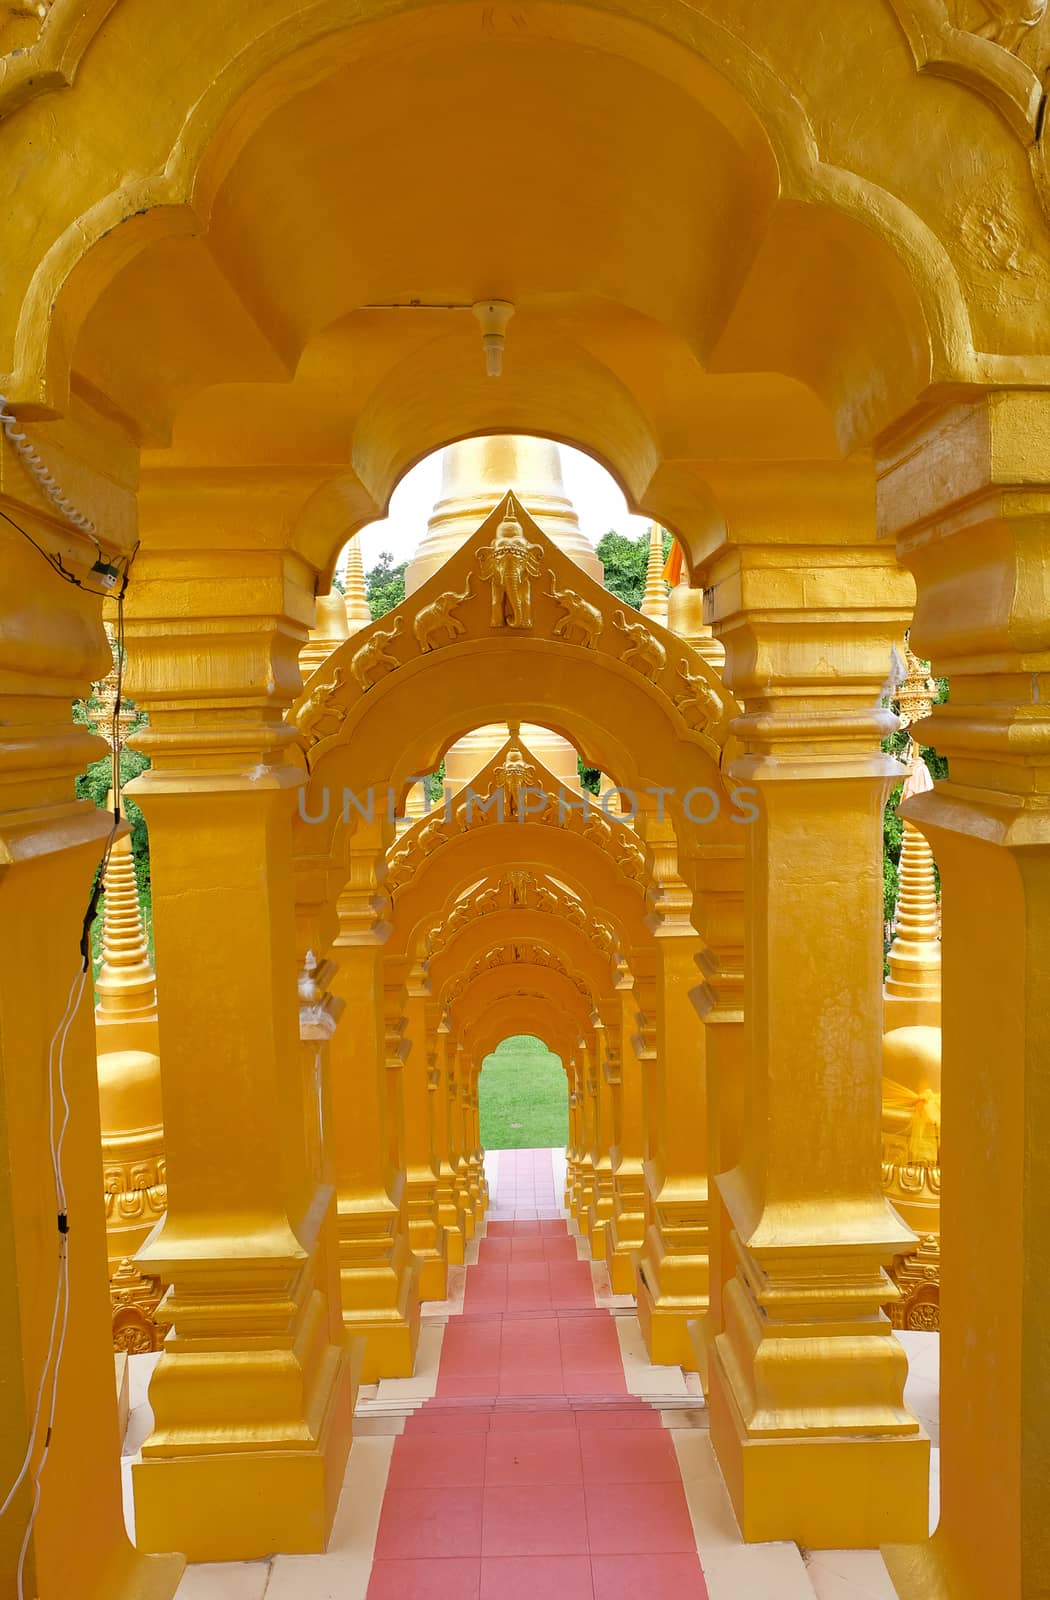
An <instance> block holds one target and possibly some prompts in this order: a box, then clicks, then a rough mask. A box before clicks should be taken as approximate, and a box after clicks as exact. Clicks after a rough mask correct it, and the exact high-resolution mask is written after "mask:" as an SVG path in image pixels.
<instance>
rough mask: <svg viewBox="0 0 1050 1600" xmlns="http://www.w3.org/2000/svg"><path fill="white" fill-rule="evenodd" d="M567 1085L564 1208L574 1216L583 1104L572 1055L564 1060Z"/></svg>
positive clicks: (581, 1143) (578, 1180)
mask: <svg viewBox="0 0 1050 1600" xmlns="http://www.w3.org/2000/svg"><path fill="white" fill-rule="evenodd" d="M564 1066H565V1077H566V1079H567V1081H568V1086H569V1142H568V1144H567V1145H566V1147H565V1196H564V1200H565V1209H566V1211H567V1212H568V1213H569V1215H570V1216H571V1217H575V1215H576V1208H577V1205H578V1203H579V1202H578V1197H579V1191H580V1172H579V1168H580V1157H581V1154H582V1149H583V1104H582V1100H581V1086H580V1075H579V1069H578V1067H577V1064H576V1058H575V1057H574V1056H568V1057H567V1058H566V1060H565V1062H564Z"/></svg>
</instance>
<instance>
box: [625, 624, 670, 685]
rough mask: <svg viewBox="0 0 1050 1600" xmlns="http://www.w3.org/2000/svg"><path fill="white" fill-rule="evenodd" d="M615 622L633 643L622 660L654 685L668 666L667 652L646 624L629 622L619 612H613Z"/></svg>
mask: <svg viewBox="0 0 1050 1600" xmlns="http://www.w3.org/2000/svg"><path fill="white" fill-rule="evenodd" d="M613 622H614V623H615V624H616V626H617V627H618V628H619V630H620V632H621V633H624V634H626V635H627V637H628V639H629V640H630V641H631V642H630V644H629V645H628V647H627V649H626V650H625V651H624V653H623V655H622V656H621V657H620V660H621V661H622V662H623V664H624V666H630V667H633V668H634V670H635V671H636V672H640V673H641V675H642V677H643V678H648V679H649V682H650V683H652V682H653V681H654V680H655V679H656V678H657V676H658V675H659V674H660V673H661V672H662V671H663V669H664V667H665V666H666V664H667V651H666V650H665V649H664V647H663V645H662V644H661V643H660V641H659V639H658V638H657V637H656V635H655V634H653V633H651V632H650V631H649V629H648V628H647V627H646V625H645V623H644V622H628V620H627V617H626V614H625V613H624V612H623V611H619V610H617V611H614V612H613Z"/></svg>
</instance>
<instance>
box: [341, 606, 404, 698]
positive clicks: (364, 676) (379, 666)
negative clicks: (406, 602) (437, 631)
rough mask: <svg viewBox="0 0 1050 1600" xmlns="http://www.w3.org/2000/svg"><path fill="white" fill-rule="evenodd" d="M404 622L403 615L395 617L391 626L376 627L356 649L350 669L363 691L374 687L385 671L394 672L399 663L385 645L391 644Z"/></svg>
mask: <svg viewBox="0 0 1050 1600" xmlns="http://www.w3.org/2000/svg"><path fill="white" fill-rule="evenodd" d="M403 624H404V618H403V617H397V618H396V619H395V621H394V625H393V627H392V628H376V629H375V631H374V632H373V634H372V636H371V638H370V639H369V640H368V641H367V643H365V644H363V645H362V646H361V648H360V650H358V651H357V653H356V655H355V656H354V658H353V660H352V661H351V663H350V671H351V673H352V674H353V677H354V681H355V682H356V683H357V685H358V687H359V688H360V689H361V690H362V691H363V692H364V693H365V694H367V693H368V690H369V689H374V688H375V686H376V684H377V683H378V681H379V679H380V678H381V677H382V676H383V674H384V673H387V672H396V671H397V669H398V667H399V666H400V665H401V663H400V661H399V660H398V658H397V656H395V655H394V654H393V653H392V652H391V651H390V650H388V649H387V646H388V645H390V644H393V642H394V640H395V639H396V638H397V637H398V635H399V634H400V632H401V629H402V626H403Z"/></svg>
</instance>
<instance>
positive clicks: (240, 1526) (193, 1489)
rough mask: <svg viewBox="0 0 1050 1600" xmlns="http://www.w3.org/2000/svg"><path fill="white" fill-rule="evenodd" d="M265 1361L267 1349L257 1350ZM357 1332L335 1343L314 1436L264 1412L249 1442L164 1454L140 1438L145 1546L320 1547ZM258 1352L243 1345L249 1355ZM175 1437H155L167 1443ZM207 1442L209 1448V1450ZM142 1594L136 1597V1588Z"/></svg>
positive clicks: (337, 1469)
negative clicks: (281, 1426)
mask: <svg viewBox="0 0 1050 1600" xmlns="http://www.w3.org/2000/svg"><path fill="white" fill-rule="evenodd" d="M261 1353H262V1355H263V1356H264V1358H265V1359H266V1360H267V1361H268V1360H269V1358H270V1355H271V1352H269V1351H264V1352H261ZM363 1353H364V1352H363V1345H362V1344H361V1341H359V1340H355V1341H354V1342H353V1345H352V1346H351V1348H349V1349H342V1350H339V1349H337V1348H336V1347H334V1346H333V1347H331V1360H332V1366H333V1371H332V1373H331V1377H330V1381H329V1383H328V1385H327V1393H326V1396H325V1410H324V1416H323V1418H322V1419H321V1420H320V1425H319V1427H318V1429H317V1432H316V1437H315V1438H314V1439H310V1440H308V1439H307V1438H306V1437H304V1436H305V1435H307V1430H308V1428H309V1423H308V1422H305V1421H304V1423H303V1424H301V1431H300V1433H299V1437H296V1438H293V1439H289V1438H288V1437H287V1435H285V1436H284V1437H283V1438H282V1437H275V1436H268V1435H267V1430H266V1424H265V1422H263V1423H260V1425H259V1437H258V1440H257V1441H253V1445H252V1448H250V1449H247V1450H231V1451H214V1450H210V1449H208V1441H204V1440H200V1439H197V1440H196V1441H189V1442H188V1443H187V1444H185V1445H184V1446H183V1448H184V1449H187V1448H193V1446H194V1445H196V1448H197V1450H198V1451H200V1452H201V1453H199V1454H194V1455H191V1454H180V1455H177V1456H164V1455H161V1454H159V1453H157V1454H152V1453H150V1441H149V1440H148V1439H147V1440H146V1443H145V1444H144V1445H143V1459H142V1460H141V1461H139V1462H136V1463H135V1466H134V1468H133V1469H132V1470H133V1474H134V1484H135V1531H136V1539H137V1542H138V1545H139V1547H140V1548H141V1549H144V1550H168V1549H170V1548H171V1547H172V1546H173V1545H175V1546H178V1547H179V1549H180V1550H181V1551H182V1552H183V1553H184V1554H185V1556H186V1558H187V1560H188V1561H257V1560H261V1559H262V1558H264V1557H266V1556H269V1555H273V1553H274V1552H275V1551H280V1552H281V1553H282V1554H287V1555H317V1554H320V1553H321V1552H322V1551H323V1550H324V1549H325V1546H326V1544H327V1542H328V1535H329V1532H330V1530H331V1526H332V1520H333V1518H334V1516H335V1509H336V1505H337V1504H338V1501H339V1495H340V1492H341V1490H342V1487H343V1477H344V1474H345V1471H346V1459H347V1456H348V1455H349V1453H350V1445H351V1442H352V1432H353V1423H352V1419H353V1412H354V1399H355V1395H356V1391H357V1372H358V1369H359V1366H360V1362H361V1358H362V1356H363ZM252 1355H253V1352H249V1351H243V1352H241V1353H240V1359H241V1361H243V1362H245V1363H247V1364H250V1363H251V1362H252ZM171 1448H172V1444H171V1441H170V1440H169V1441H168V1442H165V1443H162V1444H161V1445H158V1446H154V1450H156V1451H159V1450H161V1449H167V1450H170V1449H171ZM205 1452H206V1453H205ZM136 1600H138V1597H137V1596H136Z"/></svg>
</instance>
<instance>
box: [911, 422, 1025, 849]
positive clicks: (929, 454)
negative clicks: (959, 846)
mask: <svg viewBox="0 0 1050 1600" xmlns="http://www.w3.org/2000/svg"><path fill="white" fill-rule="evenodd" d="M879 515H880V521H881V524H882V527H883V530H884V532H886V533H887V534H893V535H895V537H896V541H897V550H898V553H899V556H900V559H901V561H902V562H903V563H904V564H905V565H906V566H907V567H909V568H910V569H911V571H912V572H913V573H914V575H915V579H916V583H917V586H918V602H917V604H916V609H915V621H914V623H913V626H912V643H913V646H914V648H915V650H916V651H917V652H918V653H919V654H920V655H923V656H925V657H927V658H928V659H929V660H930V661H931V663H932V666H933V670H934V672H936V673H940V674H945V675H948V676H950V677H951V697H950V700H949V701H948V702H947V703H945V704H944V705H940V706H936V707H935V708H934V710H933V713H932V715H931V716H930V717H929V718H927V719H926V720H925V721H923V722H921V723H918V724H917V725H916V733H917V736H918V737H919V738H920V739H921V740H922V741H923V742H924V743H928V744H932V745H934V746H935V747H936V748H937V750H938V751H939V752H940V753H941V754H942V755H945V756H947V757H948V760H949V763H950V782H948V783H946V784H941V785H939V786H938V792H937V797H924V798H923V799H921V800H917V801H916V802H914V803H913V806H912V811H911V814H912V815H913V816H914V817H916V818H919V817H920V816H921V815H925V814H927V813H930V814H932V812H931V808H935V809H937V810H938V811H939V812H940V813H941V814H942V815H944V806H945V805H946V804H947V803H948V801H949V799H950V801H951V804H952V806H953V808H954V811H955V817H956V822H957V824H958V825H959V826H964V825H965V826H969V827H971V828H973V829H975V830H976V829H983V830H984V831H986V832H987V831H988V830H990V831H991V833H993V834H994V835H995V837H996V838H997V839H998V840H999V842H1001V843H1004V844H1008V845H1011V846H1016V847H1017V848H1021V849H1023V848H1026V847H1032V846H1036V845H1039V844H1046V843H1047V842H1050V607H1048V604H1047V588H1046V583H1047V579H1046V574H1047V571H1048V569H1050V394H1046V393H1043V392H1038V393H1033V392H1027V391H1001V392H998V393H993V394H986V395H981V396H978V397H976V398H974V399H972V400H968V401H965V402H960V403H958V404H955V405H952V406H948V407H946V408H945V409H944V410H943V411H941V412H939V413H937V415H936V416H935V417H933V418H932V419H930V418H926V419H924V420H923V421H922V422H917V423H915V424H913V425H912V426H911V427H910V428H909V429H907V430H902V431H901V432H900V433H899V434H898V435H896V436H895V437H894V438H892V439H891V440H889V441H888V442H887V443H886V445H885V448H884V453H883V456H882V459H881V461H880V472H879ZM967 815H968V816H969V818H970V821H969V822H968V823H966V822H964V818H965V816H967Z"/></svg>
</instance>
